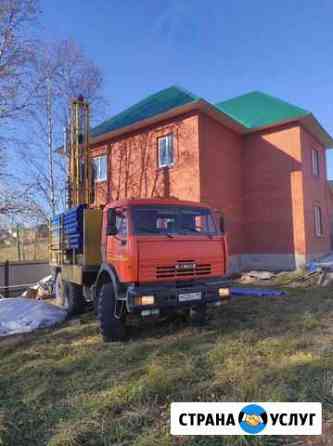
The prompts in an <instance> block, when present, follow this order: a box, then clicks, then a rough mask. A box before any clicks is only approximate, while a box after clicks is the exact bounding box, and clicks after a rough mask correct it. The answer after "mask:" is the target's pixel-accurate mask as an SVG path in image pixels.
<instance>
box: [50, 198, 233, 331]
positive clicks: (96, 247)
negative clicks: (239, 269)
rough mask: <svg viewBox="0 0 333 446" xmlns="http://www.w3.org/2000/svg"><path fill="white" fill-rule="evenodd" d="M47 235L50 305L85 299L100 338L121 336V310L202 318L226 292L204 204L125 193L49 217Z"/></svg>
mask: <svg viewBox="0 0 333 446" xmlns="http://www.w3.org/2000/svg"><path fill="white" fill-rule="evenodd" d="M52 239H53V243H51V244H50V246H51V256H52V254H53V262H51V263H52V265H53V268H54V273H55V276H56V297H57V301H58V304H60V305H62V306H64V307H65V308H67V310H68V311H69V313H71V314H73V313H75V312H80V311H81V310H82V309H83V307H84V305H85V302H86V301H93V302H94V305H95V308H96V312H97V315H98V319H99V321H100V327H101V332H102V335H103V337H104V339H105V340H119V339H122V338H123V337H124V336H125V330H126V319H127V318H128V317H129V316H134V315H136V316H139V317H141V318H147V317H159V316H165V315H168V314H170V313H174V312H178V311H182V312H185V313H186V312H187V313H189V312H191V313H192V314H194V315H195V317H196V318H197V319H203V318H204V317H205V311H206V307H207V305H209V304H219V303H221V302H224V301H225V299H226V298H227V296H225V293H224V287H225V281H224V280H223V276H224V275H225V273H226V263H227V248H226V242H225V237H224V235H223V234H222V233H221V231H220V228H219V223H218V219H217V217H216V214H215V213H214V212H213V210H212V209H211V208H210V207H209V206H207V205H205V204H200V203H193V202H189V201H180V200H175V199H133V200H121V201H115V202H112V203H110V204H109V205H107V206H106V207H105V208H104V210H103V211H102V210H97V209H94V210H92V209H87V208H82V207H78V208H76V209H75V210H73V209H72V210H70V211H67V213H64V214H63V215H62V217H61V218H60V219H59V217H57V218H56V219H55V220H54V222H53V225H51V240H52ZM61 240H63V242H62V246H60V245H59V242H60V241H61ZM71 243H73V244H74V245H75V246H70V245H71ZM98 251H100V256H98V255H97V254H96V253H97V252H98ZM60 259H62V260H61V261H60Z"/></svg>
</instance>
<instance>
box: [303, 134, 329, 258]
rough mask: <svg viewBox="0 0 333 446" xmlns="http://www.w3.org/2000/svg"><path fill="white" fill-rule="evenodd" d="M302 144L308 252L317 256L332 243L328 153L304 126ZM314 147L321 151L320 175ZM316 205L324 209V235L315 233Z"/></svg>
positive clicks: (325, 250)
mask: <svg viewBox="0 0 333 446" xmlns="http://www.w3.org/2000/svg"><path fill="white" fill-rule="evenodd" d="M301 145H302V158H303V176H304V212H305V234H306V253H307V255H309V256H316V255H320V254H325V253H326V252H327V251H329V249H330V244H331V241H330V238H331V225H330V213H331V206H330V203H329V200H330V196H329V191H328V187H327V175H326V154H325V149H324V147H323V146H322V145H321V144H320V143H319V142H318V141H317V140H316V139H315V138H314V137H313V136H312V135H311V134H310V133H309V132H308V131H307V130H305V129H303V128H301ZM312 149H316V150H318V152H319V172H320V175H319V177H318V176H315V175H313V172H312ZM315 205H318V206H320V208H321V211H322V218H323V236H321V237H318V236H317V235H316V233H315V225H314V206H315Z"/></svg>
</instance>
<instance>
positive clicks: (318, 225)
mask: <svg viewBox="0 0 333 446" xmlns="http://www.w3.org/2000/svg"><path fill="white" fill-rule="evenodd" d="M314 224H315V234H316V236H317V237H322V236H323V234H324V230H323V214H322V211H321V207H320V206H318V205H315V206H314Z"/></svg>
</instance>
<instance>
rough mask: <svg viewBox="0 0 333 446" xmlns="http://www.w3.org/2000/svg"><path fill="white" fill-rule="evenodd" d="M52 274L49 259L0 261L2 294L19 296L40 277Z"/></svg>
mask: <svg viewBox="0 0 333 446" xmlns="http://www.w3.org/2000/svg"><path fill="white" fill-rule="evenodd" d="M48 274H50V266H49V264H48V262H47V261H26V262H9V261H6V262H4V263H0V294H2V295H3V296H4V297H11V296H18V295H20V294H21V293H22V292H23V291H24V290H26V289H27V288H29V287H30V286H32V285H34V284H36V282H38V281H39V280H40V279H42V278H43V277H45V276H47V275H48Z"/></svg>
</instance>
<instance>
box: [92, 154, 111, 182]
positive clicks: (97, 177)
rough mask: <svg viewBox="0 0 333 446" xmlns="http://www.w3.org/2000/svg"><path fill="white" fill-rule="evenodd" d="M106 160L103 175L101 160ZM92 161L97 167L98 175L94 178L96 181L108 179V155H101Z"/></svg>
mask: <svg viewBox="0 0 333 446" xmlns="http://www.w3.org/2000/svg"><path fill="white" fill-rule="evenodd" d="M102 159H104V160H105V175H104V176H103V177H101V176H100V175H101V160H102ZM92 162H93V164H94V166H95V168H96V177H95V179H94V181H95V183H103V182H104V181H107V180H108V156H107V155H100V156H95V157H93V158H92Z"/></svg>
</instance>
